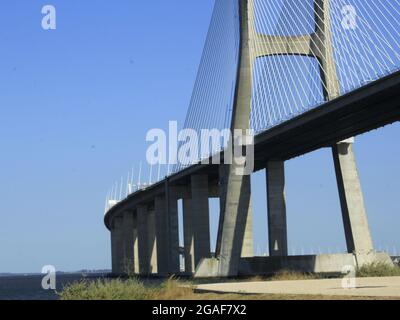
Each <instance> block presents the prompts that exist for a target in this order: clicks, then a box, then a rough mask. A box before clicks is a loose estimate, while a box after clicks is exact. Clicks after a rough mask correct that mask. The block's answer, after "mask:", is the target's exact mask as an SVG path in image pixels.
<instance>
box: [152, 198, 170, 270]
mask: <svg viewBox="0 0 400 320" xmlns="http://www.w3.org/2000/svg"><path fill="white" fill-rule="evenodd" d="M165 206H166V204H165V197H162V196H157V197H156V198H155V199H154V210H155V223H156V237H157V269H158V274H159V275H161V276H166V275H168V274H169V267H168V260H169V257H168V256H169V241H168V236H169V232H168V219H167V218H168V217H167V214H166V209H165V208H166V207H165Z"/></svg>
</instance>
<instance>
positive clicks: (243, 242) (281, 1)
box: [105, 0, 400, 277]
mask: <svg viewBox="0 0 400 320" xmlns="http://www.w3.org/2000/svg"><path fill="white" fill-rule="evenodd" d="M399 18H400V2H399V1H397V0H372V1H362V0H216V1H215V7H214V11H213V15H212V18H211V23H210V28H209V31H208V35H207V39H206V43H205V47H204V50H203V55H202V58H201V62H200V65H199V70H198V75H197V78H196V81H195V85H194V89H193V94H192V98H191V101H190V105H189V108H188V112H187V116H186V121H185V124H184V129H187V130H190V131H191V132H195V133H198V134H199V136H201V134H200V132H201V131H202V130H204V129H218V130H220V131H222V130H224V129H227V128H228V129H230V130H232V131H233V130H237V129H240V130H243V132H245V131H246V130H248V129H252V130H253V132H254V133H255V137H254V153H252V156H254V157H253V159H254V171H257V170H261V169H266V172H267V173H266V184H267V204H268V212H267V214H268V236H269V248H270V255H269V257H254V253H253V235H252V224H253V221H252V206H251V187H250V175H238V174H237V170H238V169H243V167H244V166H245V165H246V163H236V162H233V163H230V164H226V163H225V164H224V163H223V164H205V162H204V160H205V159H206V160H207V159H209V158H210V159H214V158H215V155H219V154H220V153H222V155H221V157H222V158H224V153H223V151H224V150H225V149H226V148H227V147H229V143H231V142H232V139H223V137H220V139H221V141H219V142H220V143H219V144H217V146H219V147H217V148H212V149H211V151H210V153H208V154H199V153H195V156H194V157H192V158H191V159H190V161H187V162H184V163H182V162H178V163H177V164H174V165H173V166H171V165H169V166H168V168H169V169H168V171H167V173H166V177H165V178H160V169H159V172H158V179H157V182H155V183H151V181H150V183H149V184H147V185H145V186H144V185H143V184H141V183H140V181H139V182H138V183H137V184H136V188H133V185H134V184H133V182H131V181H129V182H128V183H127V197H126V198H124V199H122V196H120V197H119V199H118V200H116V198H117V196H116V194H117V188H114V190H113V191H112V192H111V193H110V195H109V197H108V198H107V201H106V215H105V223H106V226H107V227H108V229H109V230H110V231H111V242H112V262H113V272H115V273H116V274H121V273H124V272H129V273H132V272H133V273H138V274H141V275H149V274H157V275H168V274H178V273H180V272H182V271H181V270H180V264H179V257H180V253H181V252H180V251H181V250H180V247H179V227H178V209H177V201H178V200H182V201H183V220H184V223H183V225H184V230H183V234H184V249H183V257H184V261H185V268H184V269H185V270H184V271H183V272H184V273H185V274H188V275H193V274H195V275H196V276H199V277H202V276H203V277H209V276H237V275H238V274H260V273H268V272H273V271H276V270H278V269H280V268H286V269H287V268H292V269H298V270H303V271H316V272H340V271H341V270H342V268H343V267H344V266H346V265H354V266H360V265H362V264H364V263H368V262H373V261H389V260H390V259H389V257H388V256H387V255H386V254H384V253H380V252H376V251H375V250H374V247H373V241H372V238H371V234H370V230H369V226H368V219H367V215H366V210H365V205H364V199H363V194H362V189H361V185H360V182H359V178H358V172H357V167H356V161H355V156H354V153H353V143H354V139H353V137H355V136H357V135H359V134H362V133H365V132H368V131H370V130H374V129H378V128H381V127H383V126H385V125H387V124H390V123H393V122H396V121H398V120H399V119H400V102H399V101H400V100H399V92H400V91H399V89H400V72H399V71H398V69H399V67H400V33H399V30H400V28H399V21H400V19H399ZM244 135H245V134H244V133H243V136H242V138H244ZM207 139H209V137H208V138H207ZM227 142H229V143H227ZM201 143H206V144H209V141H208V140H207V141H201V139H200V140H195V139H194V140H189V142H188V143H187V145H188V147H189V149H191V150H198V149H199V144H201ZM326 147H329V148H332V155H333V159H334V163H335V168H334V169H335V172H336V177H337V182H338V190H339V194H340V203H341V208H342V216H343V224H344V230H345V236H346V243H347V249H348V252H347V253H343V254H338V255H320V256H289V255H288V250H287V226H286V205H285V193H284V187H285V174H284V163H285V161H286V160H289V159H291V158H294V157H297V156H300V155H302V154H305V153H308V152H311V151H313V150H317V149H319V148H326ZM246 156H249V154H247V155H246ZM132 178H133V174H132V176H130V178H129V177H128V180H132ZM121 186H122V184H121ZM120 193H121V194H122V188H121V189H120ZM209 198H219V200H220V220H219V229H218V238H217V245H216V248H213V250H211V248H210V229H209V204H208V201H209ZM212 251H215V254H214V255H212V253H211V252H212Z"/></svg>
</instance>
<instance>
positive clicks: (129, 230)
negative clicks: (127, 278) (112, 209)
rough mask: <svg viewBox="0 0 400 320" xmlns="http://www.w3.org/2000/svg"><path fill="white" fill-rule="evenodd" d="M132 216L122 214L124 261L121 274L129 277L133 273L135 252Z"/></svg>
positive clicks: (130, 214) (128, 213)
mask: <svg viewBox="0 0 400 320" xmlns="http://www.w3.org/2000/svg"><path fill="white" fill-rule="evenodd" d="M134 227H135V226H134V216H133V212H129V211H126V212H124V213H123V242H124V260H123V267H124V269H123V272H124V273H126V274H128V275H131V274H133V273H134V272H135V252H134V241H135V239H134V237H135V234H134Z"/></svg>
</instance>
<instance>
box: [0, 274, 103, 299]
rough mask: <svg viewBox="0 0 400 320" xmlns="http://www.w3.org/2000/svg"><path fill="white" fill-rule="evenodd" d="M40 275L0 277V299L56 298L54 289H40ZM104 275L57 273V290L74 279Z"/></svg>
mask: <svg viewBox="0 0 400 320" xmlns="http://www.w3.org/2000/svg"><path fill="white" fill-rule="evenodd" d="M42 277H43V275H37V276H36V275H30V276H9V277H0V300H57V299H58V295H57V293H56V291H54V290H43V289H42V284H41V283H42ZM104 277H105V275H104V274H93V275H90V276H83V275H82V274H81V273H77V274H62V275H57V278H56V281H57V291H62V289H63V287H65V286H66V285H68V284H70V283H73V282H76V281H80V280H83V279H86V280H90V281H92V280H96V279H99V278H104Z"/></svg>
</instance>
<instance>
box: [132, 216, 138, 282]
mask: <svg viewBox="0 0 400 320" xmlns="http://www.w3.org/2000/svg"><path fill="white" fill-rule="evenodd" d="M133 219H134V220H133V221H134V222H133V227H134V228H133V257H134V259H133V261H134V263H133V266H134V269H133V270H134V271H133V272H134V274H139V239H138V222H137V214H135V215H134V216H133Z"/></svg>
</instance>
